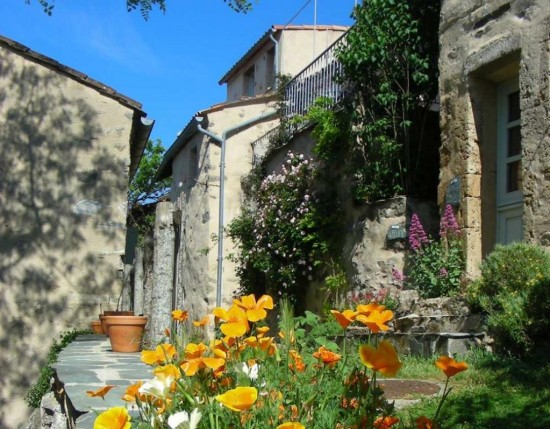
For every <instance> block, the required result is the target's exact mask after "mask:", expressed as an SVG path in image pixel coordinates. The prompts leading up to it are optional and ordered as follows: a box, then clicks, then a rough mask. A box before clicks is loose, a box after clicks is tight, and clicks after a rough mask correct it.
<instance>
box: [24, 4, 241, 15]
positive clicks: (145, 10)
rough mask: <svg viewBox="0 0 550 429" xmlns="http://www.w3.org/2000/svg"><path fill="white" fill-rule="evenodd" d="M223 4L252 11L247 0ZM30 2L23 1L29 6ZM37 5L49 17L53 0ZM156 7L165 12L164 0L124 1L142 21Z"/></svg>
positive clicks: (239, 10) (238, 9)
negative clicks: (135, 11) (141, 17)
mask: <svg viewBox="0 0 550 429" xmlns="http://www.w3.org/2000/svg"><path fill="white" fill-rule="evenodd" d="M223 1H224V3H227V5H228V6H229V7H230V8H231V9H233V10H234V11H236V12H242V13H246V12H248V11H249V10H251V9H252V3H251V2H249V1H248V0H223ZM30 2H31V0H25V3H27V4H30ZM38 3H39V4H40V6H42V8H43V9H44V13H46V14H47V15H51V14H52V12H53V9H54V6H55V0H38ZM155 6H156V7H157V8H158V9H159V10H160V11H161V12H166V0H126V9H127V10H128V12H130V11H132V10H136V9H139V11H140V13H141V16H143V19H145V20H147V19H149V15H150V13H151V11H152V10H153V7H155Z"/></svg>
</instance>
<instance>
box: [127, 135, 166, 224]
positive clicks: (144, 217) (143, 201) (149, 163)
mask: <svg viewBox="0 0 550 429" xmlns="http://www.w3.org/2000/svg"><path fill="white" fill-rule="evenodd" d="M163 155H164V147H163V146H162V143H161V141H160V139H157V140H156V141H153V140H149V141H148V142H147V145H146V146H145V150H144V152H143V156H142V157H141V161H140V162H139V166H138V169H137V171H136V174H135V176H134V178H133V179H132V182H131V183H130V187H129V190H128V213H129V214H130V223H131V224H132V225H134V226H136V227H137V228H138V229H139V230H140V231H145V230H148V229H150V228H151V227H152V224H153V222H154V216H153V215H151V214H150V213H148V211H147V210H146V209H145V207H146V206H150V205H151V204H154V203H156V202H157V201H159V200H160V199H161V198H163V197H164V196H166V195H167V194H168V192H169V191H170V178H166V179H163V180H160V181H155V174H156V172H157V171H158V168H159V167H160V164H161V163H162V158H163Z"/></svg>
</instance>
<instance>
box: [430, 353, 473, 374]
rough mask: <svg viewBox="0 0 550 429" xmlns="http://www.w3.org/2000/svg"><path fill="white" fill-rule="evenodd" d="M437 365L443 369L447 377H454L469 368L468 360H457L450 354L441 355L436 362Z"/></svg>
mask: <svg viewBox="0 0 550 429" xmlns="http://www.w3.org/2000/svg"><path fill="white" fill-rule="evenodd" d="M435 366H437V367H438V368H439V369H440V370H441V371H443V372H444V373H445V375H446V376H447V377H452V376H453V375H456V374H458V373H459V372H462V371H466V370H467V369H468V364H467V363H466V362H457V361H456V360H454V359H453V358H451V357H448V356H440V357H439V359H437V361H436V362H435Z"/></svg>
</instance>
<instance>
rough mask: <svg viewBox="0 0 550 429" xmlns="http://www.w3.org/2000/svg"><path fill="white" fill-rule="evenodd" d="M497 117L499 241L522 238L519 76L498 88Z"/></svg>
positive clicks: (507, 241) (504, 241)
mask: <svg viewBox="0 0 550 429" xmlns="http://www.w3.org/2000/svg"><path fill="white" fill-rule="evenodd" d="M497 100H498V117H497V192H496V194H497V195H496V198H497V242H499V243H503V244H505V243H510V242H512V241H521V240H522V239H523V220H522V218H523V193H522V187H523V168H522V162H521V109H520V92H519V85H518V80H517V79H514V80H512V81H509V82H506V83H504V84H502V85H500V86H499V88H498V97H497Z"/></svg>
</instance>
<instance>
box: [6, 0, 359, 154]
mask: <svg viewBox="0 0 550 429" xmlns="http://www.w3.org/2000/svg"><path fill="white" fill-rule="evenodd" d="M306 3H308V0H258V1H257V2H256V3H255V5H254V10H253V11H251V12H249V13H248V14H246V15H243V14H238V13H236V12H234V11H232V10H231V9H230V8H229V7H227V6H226V4H225V3H224V2H223V0H167V7H168V10H167V12H166V14H162V13H160V12H158V11H154V12H153V13H152V14H151V16H150V18H149V20H148V21H144V20H143V18H142V17H141V15H140V13H139V12H138V11H134V12H131V13H128V12H126V8H125V0H56V7H55V9H54V13H53V15H52V16H47V15H46V14H44V13H43V11H42V9H41V7H40V5H39V4H38V0H31V5H27V4H25V0H1V1H0V16H1V17H2V19H1V22H0V34H2V35H3V36H6V37H9V38H11V39H13V40H15V41H17V42H19V43H22V44H24V45H26V46H28V47H29V48H31V49H33V50H35V51H38V52H40V53H41V54H44V55H47V56H49V57H52V58H54V59H55V60H57V61H59V62H60V63H62V64H65V65H67V66H69V67H72V68H74V69H77V70H79V71H81V72H83V73H86V74H87V75H89V76H90V77H92V78H94V79H96V80H99V81H101V82H103V83H105V84H106V85H109V86H111V87H113V88H114V89H116V90H117V91H119V92H121V93H123V94H124V95H126V96H128V97H131V98H133V99H135V100H137V101H139V102H141V103H142V104H143V110H144V111H145V112H147V115H148V117H150V118H152V119H155V120H156V124H155V128H154V130H153V133H152V135H151V137H152V138H155V139H156V138H160V139H161V140H162V143H163V145H164V146H165V147H169V146H170V145H171V144H172V143H173V142H174V140H175V138H176V135H177V133H178V132H179V131H180V130H181V129H182V128H183V127H184V126H185V125H186V124H187V122H188V121H189V119H190V118H191V117H192V116H193V115H194V113H195V112H197V111H198V110H201V109H205V108H207V107H209V106H211V105H213V104H216V103H219V102H221V101H224V99H225V87H224V86H220V85H218V81H219V79H220V78H221V77H222V76H223V75H224V74H225V72H227V71H228V70H229V69H230V68H231V66H232V65H233V64H234V63H235V62H236V61H237V60H238V59H239V58H240V57H241V56H242V55H243V54H244V53H245V52H246V51H247V50H248V49H249V48H250V47H251V46H252V45H253V44H254V42H256V41H257V40H258V39H259V38H260V37H261V36H262V35H263V34H264V33H265V32H266V31H267V30H268V29H269V28H270V27H271V25H272V24H282V25H284V24H287V23H288V22H289V21H290V20H291V19H292V18H293V16H294V15H295V14H296V13H297V12H298V11H299V10H300V9H301V8H302V6H304V5H305V4H306ZM314 3H315V0H309V4H307V6H306V7H305V8H304V10H303V11H302V12H301V13H300V14H299V15H298V16H297V17H296V18H295V19H294V20H293V21H292V24H313V20H314ZM354 3H355V0H317V24H335V25H350V24H351V23H352V21H351V18H350V14H351V11H352V9H353V6H354Z"/></svg>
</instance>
